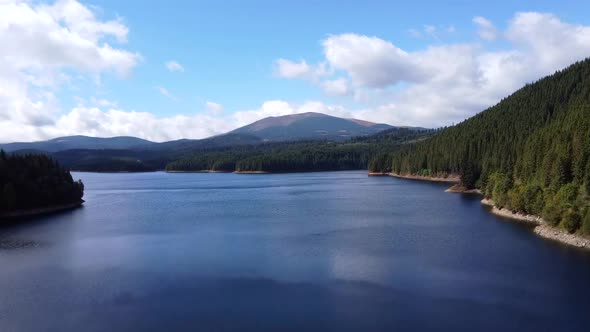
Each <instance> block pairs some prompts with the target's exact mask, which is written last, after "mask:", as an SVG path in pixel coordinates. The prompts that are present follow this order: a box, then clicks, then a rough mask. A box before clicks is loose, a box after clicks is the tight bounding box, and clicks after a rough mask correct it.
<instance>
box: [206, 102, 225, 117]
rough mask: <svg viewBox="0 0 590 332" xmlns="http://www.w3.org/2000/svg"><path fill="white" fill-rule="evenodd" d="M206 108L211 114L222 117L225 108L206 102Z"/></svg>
mask: <svg viewBox="0 0 590 332" xmlns="http://www.w3.org/2000/svg"><path fill="white" fill-rule="evenodd" d="M205 108H206V110H207V112H208V113H209V114H212V115H221V114H222V113H223V110H224V109H223V106H222V105H220V104H218V103H214V102H212V101H207V102H205Z"/></svg>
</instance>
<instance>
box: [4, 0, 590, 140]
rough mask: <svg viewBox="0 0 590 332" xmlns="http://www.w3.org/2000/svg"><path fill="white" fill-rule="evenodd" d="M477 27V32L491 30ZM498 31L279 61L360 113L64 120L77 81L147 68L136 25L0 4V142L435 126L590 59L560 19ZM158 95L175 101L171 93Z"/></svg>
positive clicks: (280, 109) (106, 108) (207, 109)
mask: <svg viewBox="0 0 590 332" xmlns="http://www.w3.org/2000/svg"><path fill="white" fill-rule="evenodd" d="M477 21H478V22H479V23H478V22H476V24H477V25H478V27H479V28H481V27H482V26H483V27H485V26H486V23H485V22H484V21H482V20H477ZM486 21H487V20H486ZM474 22H475V20H474ZM487 27H488V28H489V27H493V24H491V22H489V25H487ZM494 29H496V34H495V36H496V37H495V38H505V40H503V42H505V44H506V45H507V47H505V48H504V49H503V50H490V49H486V46H487V45H488V44H486V43H480V42H472V43H451V44H448V43H447V44H441V43H437V44H436V46H433V45H431V46H427V47H425V48H423V49H418V50H404V49H402V48H400V47H398V46H396V45H395V44H394V43H393V42H391V41H387V40H384V39H381V38H378V37H371V36H364V35H359V34H342V35H331V36H328V37H326V39H325V40H323V42H322V46H323V54H324V57H325V59H323V60H322V61H320V63H319V64H313V63H308V62H307V61H306V60H300V61H296V62H293V61H290V60H285V59H279V60H278V61H277V62H276V63H275V71H276V74H277V75H278V76H280V77H285V78H290V79H303V80H306V81H309V82H310V83H311V84H313V85H314V86H317V87H318V88H319V89H322V90H323V91H324V92H325V93H327V94H330V95H339V96H348V97H349V98H354V100H355V101H356V102H357V104H356V105H360V106H356V107H355V108H347V107H343V106H340V105H328V104H325V103H323V102H321V101H307V102H304V103H291V102H287V101H283V100H271V101H267V102H263V103H262V104H261V106H260V107H259V108H257V109H251V110H241V111H238V112H235V113H228V112H224V110H223V107H222V106H221V105H220V104H217V103H214V102H211V101H209V102H206V103H205V105H204V111H203V112H201V113H198V114H194V115H177V116H169V117H158V116H155V115H154V114H151V113H146V112H137V111H129V110H123V109H120V108H119V107H118V106H117V104H116V103H114V102H112V101H109V100H106V99H98V98H89V100H88V102H84V100H83V99H80V101H79V105H78V106H76V107H74V108H73V109H72V110H70V111H69V112H65V113H64V112H62V111H61V110H60V105H59V102H58V100H57V97H56V96H57V95H58V92H59V88H60V87H61V86H62V85H64V84H66V83H68V82H70V81H71V80H72V79H73V78H72V77H70V76H77V75H85V76H89V77H91V78H94V77H96V76H100V75H103V74H104V73H105V72H113V73H117V74H120V75H125V74H126V73H129V72H130V71H131V70H132V69H133V68H134V67H135V66H136V65H137V63H138V62H139V61H140V56H139V55H137V54H135V53H132V52H129V51H126V50H123V49H120V48H113V47H112V46H109V45H108V44H107V41H110V40H111V39H114V40H116V41H120V42H124V41H125V40H126V37H127V33H128V31H127V28H126V27H125V26H124V24H123V23H122V22H121V21H120V20H113V21H101V20H98V19H97V18H96V17H95V16H94V14H93V12H92V11H91V10H89V9H88V8H87V7H84V6H82V5H80V4H79V3H77V2H75V1H59V2H58V3H57V4H55V5H37V6H34V5H32V4H31V3H30V2H6V1H2V0H0V45H2V47H1V48H0V87H1V88H0V141H2V142H7V141H18V140H22V141H30V140H38V139H47V138H51V137H56V136H63V135H72V134H85V135H94V136H102V137H105V136H117V135H133V136H139V137H143V138H147V139H151V140H156V141H163V140H170V139H178V138H203V137H207V136H211V135H215V134H219V133H223V132H227V131H229V130H232V129H234V128H236V127H238V126H242V125H246V124H249V123H251V122H253V121H256V120H259V119H261V118H264V117H267V116H279V115H286V114H294V113H301V112H310V111H313V112H321V113H327V114H331V115H335V116H341V117H355V118H360V119H365V120H369V121H374V122H386V123H391V124H396V125H416V126H425V127H436V126H441V125H448V124H451V123H453V122H455V123H456V122H459V121H461V120H463V119H465V118H466V117H469V116H471V115H473V114H475V113H476V112H479V111H481V110H483V109H485V108H486V107H488V106H490V105H493V104H494V103H496V102H497V101H499V100H500V99H501V98H503V97H505V96H507V95H509V94H510V93H512V92H513V91H515V90H516V89H518V88H519V87H521V86H522V85H524V84H525V83H527V82H531V81H532V80H535V79H538V78H540V77H542V76H545V75H548V74H551V73H553V72H554V71H556V70H559V69H562V68H564V67H566V66H568V65H569V64H571V63H573V62H575V61H576V60H580V59H583V58H585V57H588V56H590V27H588V26H582V25H574V24H569V23H567V22H564V21H562V20H560V19H559V18H558V17H556V16H554V15H551V14H542V13H517V14H515V15H514V17H513V18H512V19H511V20H510V21H508V26H507V27H506V28H505V29H498V28H495V27H494ZM436 31H439V32H444V28H440V29H438V30H436ZM156 89H157V90H158V91H159V92H160V93H162V94H163V95H167V96H168V97H169V98H172V99H176V98H175V97H174V95H172V94H171V93H170V92H169V91H168V90H166V89H165V88H163V87H156Z"/></svg>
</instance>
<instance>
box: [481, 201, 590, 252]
mask: <svg viewBox="0 0 590 332" xmlns="http://www.w3.org/2000/svg"><path fill="white" fill-rule="evenodd" d="M481 203H482V204H484V205H488V206H491V207H492V209H491V211H490V212H492V213H493V214H495V215H498V216H501V217H505V218H510V219H514V220H518V221H521V222H525V223H529V224H532V225H534V226H535V229H534V232H535V234H537V235H539V236H541V237H543V238H546V239H550V240H554V241H559V242H561V243H564V244H568V245H571V246H575V247H578V248H584V249H590V239H588V238H586V237H583V236H581V235H577V234H570V233H568V232H566V231H565V230H563V229H560V228H557V227H553V226H550V225H548V224H547V223H546V222H545V221H544V220H543V218H541V217H539V216H535V215H531V214H524V213H516V212H512V211H510V210H508V209H500V208H498V207H496V206H495V205H494V201H492V200H490V199H486V198H484V199H482V201H481Z"/></svg>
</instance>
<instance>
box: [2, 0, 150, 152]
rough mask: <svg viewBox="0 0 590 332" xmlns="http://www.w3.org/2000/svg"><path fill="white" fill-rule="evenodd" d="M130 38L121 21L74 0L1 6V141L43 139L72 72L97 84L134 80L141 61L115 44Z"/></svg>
mask: <svg viewBox="0 0 590 332" xmlns="http://www.w3.org/2000/svg"><path fill="white" fill-rule="evenodd" d="M127 34H128V29H127V27H126V26H125V25H124V24H123V23H122V21H121V20H111V21H102V20H99V19H97V17H96V16H95V14H94V13H93V11H92V10H90V9H89V8H88V7H86V6H84V5H82V4H80V3H79V2H77V1H74V0H60V1H57V2H55V3H54V4H52V5H47V4H33V3H32V2H29V1H16V0H15V1H7V0H3V1H0V45H2V46H1V47H0V87H1V88H0V140H2V141H12V140H16V139H17V138H27V139H28V140H30V139H38V138H43V137H44V136H43V135H45V130H44V128H45V127H50V126H52V125H54V122H55V119H56V118H57V117H58V116H59V113H60V108H59V103H58V101H57V99H56V97H55V95H56V93H57V92H58V91H59V89H60V87H61V86H62V85H63V84H64V83H67V82H69V81H70V80H71V77H70V74H71V73H77V74H79V75H87V76H90V77H92V78H93V79H95V80H97V81H98V80H100V75H101V74H102V73H105V72H112V73H115V74H117V75H119V76H126V75H128V74H129V73H130V72H131V70H132V69H133V68H134V67H135V66H136V65H137V64H138V62H139V61H140V60H141V56H140V55H139V54H137V53H133V52H129V51H126V50H122V49H118V48H114V47H113V46H111V45H110V44H109V41H111V40H113V39H114V40H113V41H115V42H119V43H124V42H125V41H126V40H127Z"/></svg>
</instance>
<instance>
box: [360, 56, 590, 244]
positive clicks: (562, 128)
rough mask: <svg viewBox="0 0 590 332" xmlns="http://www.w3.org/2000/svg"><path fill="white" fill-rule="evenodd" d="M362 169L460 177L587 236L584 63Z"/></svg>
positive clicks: (508, 204)
mask: <svg viewBox="0 0 590 332" xmlns="http://www.w3.org/2000/svg"><path fill="white" fill-rule="evenodd" d="M369 169H370V171H381V172H394V173H397V174H415V175H425V176H448V175H460V177H461V181H462V183H463V185H464V186H465V187H467V188H479V189H481V190H482V192H483V193H484V195H485V196H486V197H487V198H491V199H493V201H494V202H495V204H496V205H497V206H499V207H505V208H508V209H510V210H512V211H515V212H523V213H527V214H533V215H539V216H542V217H543V218H544V219H545V220H546V221H547V222H549V223H550V224H551V225H553V226H557V227H562V228H564V229H565V230H567V231H568V232H570V233H576V232H577V233H584V234H590V208H589V205H590V204H589V196H590V59H587V60H584V61H581V62H578V63H575V64H573V65H572V66H570V67H568V68H566V69H564V70H562V71H559V72H557V73H555V74H553V75H551V76H548V77H546V78H544V79H541V80H539V81H537V82H535V83H533V84H528V85H526V86H525V87H523V88H522V89H520V90H518V91H517V92H515V93H514V94H512V95H511V96H509V97H507V98H505V99H503V100H502V101H501V102H499V103H498V104H497V105H495V106H493V107H491V108H489V109H487V110H485V111H483V112H481V113H479V114H477V115H476V116H474V117H472V118H470V119H467V120H465V121H464V122H462V123H460V124H458V125H456V126H453V127H449V128H446V129H444V130H441V131H439V132H437V133H436V134H435V135H434V136H433V137H432V138H430V139H428V140H424V141H422V142H418V143H416V144H410V145H406V146H403V147H401V148H400V149H398V150H397V151H392V153H389V154H380V155H378V156H376V157H375V158H373V159H372V160H371V162H370V163H369Z"/></svg>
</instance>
